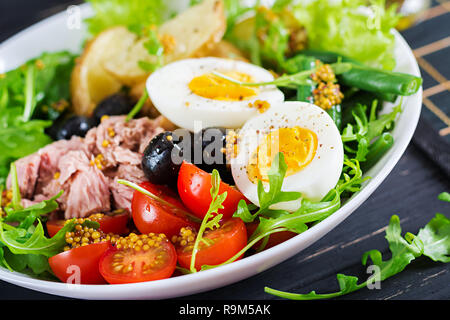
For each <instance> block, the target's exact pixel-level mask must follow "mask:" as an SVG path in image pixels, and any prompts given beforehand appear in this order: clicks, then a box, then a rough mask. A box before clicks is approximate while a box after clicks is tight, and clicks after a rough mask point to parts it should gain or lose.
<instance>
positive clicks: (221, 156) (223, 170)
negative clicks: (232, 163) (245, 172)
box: [194, 127, 234, 184]
mask: <svg viewBox="0 0 450 320" xmlns="http://www.w3.org/2000/svg"><path fill="white" fill-rule="evenodd" d="M226 137H227V129H225V128H220V127H218V128H206V129H203V130H202V131H199V132H197V133H195V138H194V152H199V150H201V153H202V159H201V162H198V161H197V159H196V162H195V164H196V165H197V166H198V167H199V168H200V169H202V170H205V171H206V172H209V173H211V172H212V171H213V170H214V169H216V170H217V171H218V172H219V174H220V178H221V179H222V180H223V181H224V182H226V183H229V184H234V180H233V176H232V175H231V171H230V168H229V165H228V164H227V158H226V153H225V152H224V150H225V148H226ZM200 146H201V147H200Z"/></svg>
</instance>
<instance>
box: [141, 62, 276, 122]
mask: <svg viewBox="0 0 450 320" xmlns="http://www.w3.org/2000/svg"><path fill="white" fill-rule="evenodd" d="M214 72H218V73H220V74H223V75H225V76H227V77H229V78H233V79H234V80H238V81H240V82H241V83H252V82H253V83H256V82H258V83H260V82H270V81H273V80H274V77H273V75H272V74H271V73H270V72H269V71H267V70H265V69H263V68H261V67H258V66H256V65H253V64H250V63H246V62H243V61H237V60H230V59H221V58H212V57H208V58H198V59H186V60H180V61H177V62H173V63H171V64H168V65H166V66H164V67H162V68H160V69H159V70H157V71H156V72H154V73H153V74H152V75H151V76H150V77H149V78H148V80H147V91H148V94H149V97H150V100H151V101H152V103H153V104H154V106H155V107H156V109H158V111H159V112H160V113H161V114H162V115H164V116H165V117H166V118H168V119H169V120H170V121H171V122H173V123H174V124H176V125H177V126H179V127H182V128H185V129H188V130H191V131H197V130H198V129H201V128H206V127H225V128H230V129H233V128H240V127H241V126H242V125H243V124H244V123H245V122H246V121H247V120H248V119H250V118H252V117H254V116H256V115H258V114H260V113H261V112H262V111H265V110H266V109H268V108H269V107H270V106H271V105H274V104H278V103H280V102H282V101H283V100H284V95H283V93H282V92H281V91H280V90H279V89H277V88H276V87H275V86H261V87H259V86H258V87H256V86H245V85H240V84H236V83H234V82H231V81H229V80H226V79H224V78H222V77H219V76H218V75H217V74H215V73H214Z"/></svg>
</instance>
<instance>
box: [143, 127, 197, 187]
mask: <svg viewBox="0 0 450 320" xmlns="http://www.w3.org/2000/svg"><path fill="white" fill-rule="evenodd" d="M185 139H188V140H185ZM191 149H192V134H191V133H190V132H189V131H187V130H183V129H178V130H176V131H174V132H172V131H166V132H163V133H160V134H158V135H157V136H155V137H154V138H153V139H152V140H151V141H150V143H149V145H148V146H147V147H146V148H145V151H144V156H143V158H142V169H143V170H144V173H145V176H146V177H147V179H148V180H149V181H150V182H151V183H154V184H166V185H170V186H173V185H176V181H177V179H178V171H179V170H180V166H181V163H182V162H183V160H186V161H189V162H190V158H191Z"/></svg>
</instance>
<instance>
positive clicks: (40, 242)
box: [0, 220, 74, 257]
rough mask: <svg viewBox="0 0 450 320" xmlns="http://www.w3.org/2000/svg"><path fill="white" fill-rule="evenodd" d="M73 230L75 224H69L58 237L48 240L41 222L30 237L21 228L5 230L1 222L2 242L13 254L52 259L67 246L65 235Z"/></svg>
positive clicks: (0, 235)
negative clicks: (42, 256)
mask: <svg viewBox="0 0 450 320" xmlns="http://www.w3.org/2000/svg"><path fill="white" fill-rule="evenodd" d="M73 228H74V223H73V222H70V223H67V224H66V225H65V226H64V227H63V228H62V229H60V230H59V231H58V233H57V234H56V235H54V236H53V237H52V238H47V237H45V234H44V228H43V227H42V223H41V221H40V220H38V224H37V226H36V228H35V230H34V232H33V233H32V234H31V236H28V234H27V233H26V232H25V234H24V229H21V228H8V230H5V224H4V222H3V221H0V242H1V243H3V245H5V246H6V247H8V249H9V250H10V251H11V252H12V253H13V254H38V255H44V256H46V257H52V256H53V255H55V254H58V253H59V252H61V249H62V248H63V247H64V245H65V238H64V235H65V233H66V232H67V231H71V230H72V229H73Z"/></svg>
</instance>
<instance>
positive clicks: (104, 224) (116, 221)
mask: <svg viewBox="0 0 450 320" xmlns="http://www.w3.org/2000/svg"><path fill="white" fill-rule="evenodd" d="M88 219H91V220H94V221H97V222H98V223H99V224H100V227H99V229H100V230H102V231H103V232H104V233H114V234H119V235H120V234H125V233H126V232H127V231H128V228H127V223H128V220H129V213H128V212H123V213H119V214H114V215H107V214H93V215H91V216H89V217H88ZM66 221H67V220H49V221H47V224H46V225H47V232H48V235H49V236H50V237H53V236H54V235H55V234H57V233H58V231H59V230H61V229H62V227H64V223H65V222H66Z"/></svg>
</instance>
